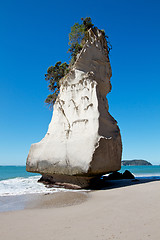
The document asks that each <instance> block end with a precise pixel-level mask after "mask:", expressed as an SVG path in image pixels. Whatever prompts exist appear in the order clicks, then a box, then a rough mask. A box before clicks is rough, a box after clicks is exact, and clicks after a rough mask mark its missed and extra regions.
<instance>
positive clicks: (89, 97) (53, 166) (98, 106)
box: [26, 29, 122, 187]
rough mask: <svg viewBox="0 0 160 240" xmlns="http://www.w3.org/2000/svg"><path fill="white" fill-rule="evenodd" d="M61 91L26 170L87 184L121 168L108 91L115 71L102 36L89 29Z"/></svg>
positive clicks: (63, 80)
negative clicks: (43, 135)
mask: <svg viewBox="0 0 160 240" xmlns="http://www.w3.org/2000/svg"><path fill="white" fill-rule="evenodd" d="M88 35H89V38H88V40H87V41H86V43H85V45H84V47H83V49H82V50H81V52H80V54H79V55H78V56H77V60H76V62H75V64H74V66H73V68H72V70H71V71H70V72H69V73H68V74H67V75H66V76H65V77H64V78H63V79H62V80H61V87H60V93H59V95H58V98H57V100H56V102H55V105H54V110H53V116H52V120H51V123H50V124H49V128H48V132H47V134H46V136H45V137H44V138H43V139H42V140H41V141H40V142H39V143H35V144H32V145H31V148H30V151H29V155H28V158H27V164H26V169H27V171H29V172H38V173H41V174H42V175H43V177H44V179H50V181H53V182H69V183H73V184H77V185H79V186H81V187H85V186H87V185H88V184H89V182H90V180H91V179H92V178H94V177H96V176H100V175H102V174H105V173H109V172H112V171H117V170H119V169H120V168H121V154H122V143H121V136H120V130H119V127H118V126H117V122H116V120H115V119H114V118H113V117H112V116H111V115H110V113H109V112H108V101H107V99H106V95H107V94H108V93H109V92H110V91H111V83H110V78H111V76H112V71H111V66H110V61H109V57H108V51H107V42H106V40H105V37H104V35H103V34H102V33H101V32H100V31H99V30H98V29H95V30H94V31H92V30H91V29H90V30H89V31H88Z"/></svg>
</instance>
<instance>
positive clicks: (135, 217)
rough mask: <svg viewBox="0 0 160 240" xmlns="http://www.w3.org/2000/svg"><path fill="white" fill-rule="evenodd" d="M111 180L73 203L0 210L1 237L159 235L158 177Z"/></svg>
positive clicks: (69, 239) (141, 239)
mask: <svg viewBox="0 0 160 240" xmlns="http://www.w3.org/2000/svg"><path fill="white" fill-rule="evenodd" d="M114 181H115V180H114ZM116 181H117V180H116ZM119 183H120V182H119ZM114 184H115V183H114ZM114 184H113V185H112V186H110V188H109V189H107V188H106V189H102V190H97V191H91V192H89V193H87V194H86V195H87V198H85V199H83V201H81V202H79V203H76V204H68V205H66V206H65V205H64V204H62V205H59V206H58V207H53V206H51V205H52V204H51V205H50V207H47V208H46V207H45V206H38V205H37V206H38V207H33V208H31V207H30V208H29V209H25V210H20V211H12V212H1V213H0V225H1V228H0V236H1V238H2V239H3V240H10V239H16V240H21V239H23V240H29V239H30V240H41V239H48V240H59V239H61V240H64V239H66V240H81V239H88V240H97V239H98V240H111V239H113V240H115V239H119V240H124V239H126V240H135V239H136V240H147V239H151V240H157V239H160V229H159V222H160V206H159V199H160V181H158V180H154V181H147V182H140V183H136V182H135V183H134V184H129V182H128V185H124V184H123V186H122V183H121V186H119V187H118V186H115V185H114ZM63 194H64V195H65V194H67V192H65V193H63ZM70 194H71V193H70V192H69V195H70ZM76 194H77V193H76ZM78 194H79V193H78ZM46 196H47V195H46ZM61 196H62V195H61ZM60 198H61V197H60ZM60 198H59V200H58V198H57V200H58V201H60ZM71 200H72V197H71V198H70V199H69V202H70V201H71Z"/></svg>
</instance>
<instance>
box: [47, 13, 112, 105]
mask: <svg viewBox="0 0 160 240" xmlns="http://www.w3.org/2000/svg"><path fill="white" fill-rule="evenodd" d="M81 20H82V23H81V24H79V23H75V24H74V25H73V26H72V27H71V32H70V33H69V43H68V44H69V45H70V48H69V49H68V52H69V53H70V54H71V60H70V63H69V64H67V63H66V62H65V63H62V62H61V61H59V62H57V63H56V64H55V66H51V67H49V68H48V70H47V74H45V80H46V81H48V82H49V85H48V88H49V90H50V91H51V94H49V95H48V96H47V98H46V100H45V103H47V104H49V105H50V106H51V107H53V105H54V103H55V101H56V99H57V96H58V93H59V90H60V82H59V81H60V79H61V78H63V77H64V76H65V75H66V74H67V73H68V72H69V71H70V69H71V68H72V65H73V64H74V63H75V61H76V59H77V54H78V53H80V51H81V50H82V48H83V46H84V44H85V43H86V41H87V39H88V30H89V29H92V30H93V31H94V29H95V27H94V25H93V24H92V20H91V18H90V17H87V18H81ZM100 31H101V32H102V34H103V35H104V37H105V39H106V41H107V47H106V50H107V51H108V53H109V51H110V50H111V45H110V43H109V41H108V36H106V35H105V32H104V30H100Z"/></svg>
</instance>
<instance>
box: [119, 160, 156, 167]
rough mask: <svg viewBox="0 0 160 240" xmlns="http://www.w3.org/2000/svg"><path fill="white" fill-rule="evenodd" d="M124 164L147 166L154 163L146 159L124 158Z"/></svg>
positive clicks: (122, 163)
mask: <svg viewBox="0 0 160 240" xmlns="http://www.w3.org/2000/svg"><path fill="white" fill-rule="evenodd" d="M121 165H122V166H146V165H150V166H151V165H152V164H151V163H150V162H148V161H146V160H137V159H135V160H123V161H122V162H121Z"/></svg>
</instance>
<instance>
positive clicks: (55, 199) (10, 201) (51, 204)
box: [0, 176, 160, 213]
mask: <svg viewBox="0 0 160 240" xmlns="http://www.w3.org/2000/svg"><path fill="white" fill-rule="evenodd" d="M155 181H160V176H147V177H145V176H143V177H135V179H120V180H107V181H106V184H105V186H103V187H101V186H100V187H99V188H98V187H97V188H96V189H88V190H86V189H79V190H74V189H63V188H62V189H61V188H59V187H58V188H57V190H58V191H55V188H54V187H53V192H44V193H30V194H28V193H26V194H21V195H6V196H0V213H3V212H14V211H22V210H25V209H37V208H39V209H41V208H42V209H43V208H44V209H45V208H57V207H65V206H71V205H77V204H81V203H82V202H84V201H87V199H88V198H90V197H91V195H92V192H94V191H102V190H106V191H109V190H111V189H117V188H123V187H130V186H133V185H139V184H145V183H149V182H155ZM41 184H42V183H41ZM48 189H52V188H50V187H49V188H48Z"/></svg>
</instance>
